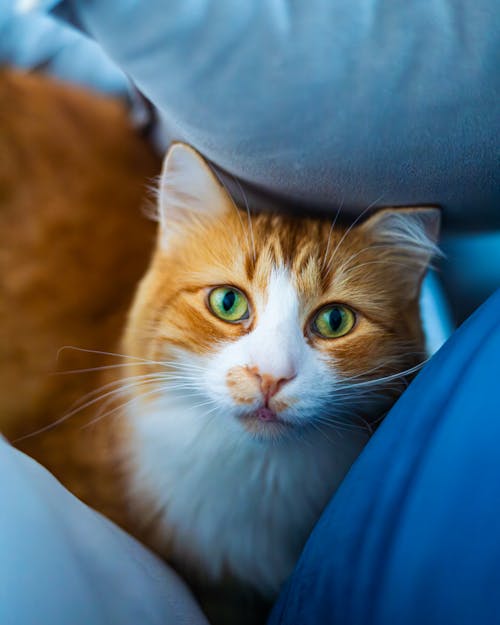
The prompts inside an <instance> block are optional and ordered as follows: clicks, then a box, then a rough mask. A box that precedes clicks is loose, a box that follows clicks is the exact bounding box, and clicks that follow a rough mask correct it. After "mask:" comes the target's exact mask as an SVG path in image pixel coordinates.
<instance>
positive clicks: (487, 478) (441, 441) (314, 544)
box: [269, 291, 500, 625]
mask: <svg viewBox="0 0 500 625" xmlns="http://www.w3.org/2000/svg"><path fill="white" fill-rule="evenodd" d="M499 355H500V291H497V292H496V293H495V294H494V295H493V296H492V297H491V298H490V299H489V300H488V302H487V303H486V304H484V305H483V306H482V307H481V308H480V309H479V310H478V311H477V312H476V313H475V314H474V315H473V316H472V317H471V318H470V319H469V320H468V321H467V322H465V324H464V325H463V326H461V327H460V328H459V329H458V330H457V331H456V332H455V334H454V335H453V336H452V337H451V339H450V340H449V341H448V342H447V343H446V344H445V345H444V346H443V347H442V349H441V350H440V351H439V352H438V353H437V354H436V355H435V356H434V357H433V358H432V359H431V361H430V362H429V363H428V364H427V365H426V367H425V369H424V370H423V371H422V372H421V373H420V374H419V375H418V377H417V378H416V379H415V380H414V381H413V383H412V384H411V385H410V387H409V388H408V389H407V391H406V392H405V393H404V395H403V396H402V397H401V399H400V400H399V401H398V402H397V403H396V405H395V406H394V407H393V409H392V410H391V411H390V413H389V415H388V416H387V417H386V419H385V420H384V422H383V423H382V425H381V427H380V428H379V430H378V431H377V432H376V433H375V435H374V436H373V438H372V439H371V440H370V442H369V443H368V446H367V447H366V448H365V450H364V451H363V452H362V454H361V456H360V457H359V458H358V460H357V461H356V462H355V464H354V465H353V467H352V469H351V471H350V472H349V474H348V475H347V477H346V478H345V480H344V482H343V483H342V485H341V487H340V489H339V490H338V491H337V493H336V495H335V496H334V498H333V500H332V501H331V503H330V505H329V506H328V507H327V509H326V510H325V512H324V514H323V516H322V518H321V520H320V521H319V523H318V524H317V526H316V528H315V530H314V531H313V533H312V535H311V537H310V539H309V541H308V543H307V545H306V548H305V550H304V552H303V554H302V557H301V559H300V561H299V563H298V565H297V567H296V569H295V572H294V574H293V576H292V577H291V579H290V581H289V583H288V585H287V587H286V588H285V590H284V591H283V593H282V595H281V597H280V600H279V602H278V604H277V605H276V606H275V610H274V612H273V614H272V616H271V618H270V620H269V625H296V624H297V623H300V624H301V625H317V624H318V623H322V624H324V625H328V624H329V623H331V624H341V625H401V624H402V623H404V624H405V625H422V624H423V623H425V625H471V624H472V623H481V625H494V624H496V623H499V622H500V604H499V602H498V588H499V585H500V540H499V532H498V527H499V525H498V517H499V514H500V489H499V488H498V480H499V477H498V476H499V475H500V455H499V452H498V441H499V440H500V395H499V393H498V380H499V373H500V365H499V362H500V361H499Z"/></svg>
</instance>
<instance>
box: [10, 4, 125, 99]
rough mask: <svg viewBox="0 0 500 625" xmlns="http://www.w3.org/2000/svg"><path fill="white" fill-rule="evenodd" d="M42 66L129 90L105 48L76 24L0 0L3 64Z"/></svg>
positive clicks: (110, 89)
mask: <svg viewBox="0 0 500 625" xmlns="http://www.w3.org/2000/svg"><path fill="white" fill-rule="evenodd" d="M6 63H9V64H12V65H15V66H17V67H21V68H23V69H28V70H30V69H34V68H39V67H43V68H44V69H45V70H46V71H47V72H49V73H51V74H53V75H54V76H57V77H58V78H60V79H62V80H69V81H71V82H74V83H79V84H81V85H85V86H87V87H92V88H94V89H96V90H99V91H103V92H107V93H113V94H120V95H121V94H126V93H127V89H128V86H129V81H128V80H127V78H126V77H125V75H124V74H123V72H121V71H120V70H119V69H118V67H116V65H115V64H114V63H113V62H112V61H111V60H110V59H109V58H108V57H107V56H106V54H105V53H104V52H103V50H102V48H100V47H99V46H98V45H97V44H96V43H95V42H94V41H92V40H90V39H89V38H88V37H85V36H84V35H82V34H81V33H79V32H78V31H76V30H75V29H74V28H71V27H69V26H67V25H65V24H64V23H63V22H61V21H58V20H55V19H54V18H53V17H51V16H48V15H44V14H41V13H19V12H17V11H16V10H15V5H14V2H13V1H12V0H0V65H3V64H6Z"/></svg>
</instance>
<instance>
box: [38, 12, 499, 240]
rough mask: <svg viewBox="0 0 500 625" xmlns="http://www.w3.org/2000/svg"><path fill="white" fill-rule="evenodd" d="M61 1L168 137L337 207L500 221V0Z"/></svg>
mask: <svg viewBox="0 0 500 625" xmlns="http://www.w3.org/2000/svg"><path fill="white" fill-rule="evenodd" d="M42 4H43V3H42ZM45 4H47V2H46V3H45ZM49 4H54V1H53V0H52V2H49ZM58 10H59V12H60V13H66V14H69V15H71V16H73V17H74V16H75V15H77V17H78V20H79V21H80V22H81V24H83V25H84V27H85V28H86V29H87V30H88V32H89V33H90V34H91V35H92V36H93V37H94V38H95V39H96V40H97V41H98V43H100V44H101V45H102V47H103V48H104V50H106V51H107V53H108V54H109V56H110V57H111V58H112V59H114V61H115V62H116V63H117V64H118V65H119V66H120V67H121V68H122V69H123V70H124V71H125V72H126V73H127V74H128V75H129V76H130V77H131V78H132V80H134V81H135V82H136V83H137V85H138V86H139V88H140V89H141V90H142V91H143V92H144V94H145V95H146V96H147V97H149V98H150V99H151V101H152V102H153V103H154V104H155V105H156V106H157V107H158V109H159V110H160V111H161V113H162V115H163V119H164V122H165V127H166V136H167V137H169V138H170V139H182V140H185V141H187V142H188V143H191V144H192V145H194V146H195V147H196V148H198V149H199V150H200V151H201V152H202V153H203V154H204V155H205V156H207V157H208V158H209V159H211V160H212V161H213V162H214V163H216V164H217V165H218V166H220V167H221V168H222V169H225V170H227V171H228V172H230V173H231V174H234V175H236V176H238V177H239V178H241V179H242V180H243V181H246V182H247V183H250V184H251V185H256V186H257V187H259V188H262V189H265V190H266V192H268V193H276V194H278V195H279V196H280V198H285V199H289V200H293V201H296V200H299V201H301V202H302V203H304V204H305V205H306V206H307V207H312V206H317V207H323V208H326V209H327V210H330V211H332V210H334V209H336V207H337V206H338V205H340V204H343V205H344V210H345V211H349V210H351V211H357V212H359V211H360V210H362V209H364V208H366V207H367V206H369V205H386V206H387V205H391V204H393V205H401V204H403V205H404V204H422V203H425V204H439V205H441V206H442V207H443V208H444V223H445V227H446V228H448V227H453V228H462V229H465V228H467V229H469V228H476V229H477V228H493V227H499V226H500V212H499V210H498V205H499V200H500V179H499V171H500V168H499V167H498V165H499V162H498V136H500V121H499V120H500V116H499V115H498V101H499V95H500V72H498V59H499V54H498V50H499V41H498V38H499V37H498V33H499V30H500V25H499V21H500V13H499V11H498V5H497V2H496V0H477V1H475V2H470V1H469V0H434V1H433V2H413V3H411V2H410V3H409V2H405V1H403V0H400V1H396V2H380V1H377V0H355V1H353V2H347V3H346V2H340V1H332V0H309V1H308V2H284V1H282V0H252V1H249V2H233V0H169V2H164V1H163V0H133V1H132V0H127V1H123V0H107V1H106V2H100V1H99V0H72V1H71V0H66V1H64V2H62V3H59V5H58Z"/></svg>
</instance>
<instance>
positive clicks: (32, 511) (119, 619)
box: [0, 436, 208, 625]
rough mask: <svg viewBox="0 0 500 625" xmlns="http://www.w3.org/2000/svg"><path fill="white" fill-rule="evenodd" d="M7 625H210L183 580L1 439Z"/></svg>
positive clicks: (2, 603)
mask: <svg viewBox="0 0 500 625" xmlns="http://www.w3.org/2000/svg"><path fill="white" fill-rule="evenodd" d="M0 553H1V554H2V557H1V566H0V623H2V625H16V624H21V623H22V625H40V623H50V625H68V624H69V623H71V624H72V625H89V624H90V623H92V625H109V623H117V624H118V623H119V624H120V625H138V623H140V624H141V625H164V624H165V623H176V625H188V624H189V625H208V623H207V621H206V619H205V618H204V617H203V616H202V614H201V611H200V610H199V608H198V606H197V605H196V604H195V602H194V599H193V598H192V596H191V594H190V593H189V591H188V590H187V588H186V586H185V585H184V584H183V583H182V582H181V580H180V579H179V578H178V577H177V575H176V574H175V573H174V572H173V571H171V570H170V569H169V568H168V567H167V566H166V565H165V564H163V563H162V562H160V561H159V560H158V559H157V558H156V557H155V556H153V554H151V553H150V552H149V551H147V550H146V549H145V548H144V547H143V546H142V545H140V544H139V543H138V542H137V541H136V540H134V539H133V538H131V537H130V536H128V535H127V534H125V532H123V531H122V530H120V529H119V528H118V527H116V526H115V525H113V523H111V522H110V521H108V520H107V519H105V518H104V517H102V516H101V515H100V514H97V512H94V511H93V510H91V509H90V508H88V507H87V506H85V505H84V504H83V503H82V502H81V501H79V500H78V499H76V497H73V495H71V494H70V493H69V492H68V491H66V490H65V489H64V488H63V487H62V486H61V485H60V484H59V483H58V482H57V481H56V480H55V478H54V477H52V475H50V473H48V471H46V470H45V469H43V468H42V467H41V466H40V465H39V464H37V463H36V462H35V461H34V460H32V459H31V458H28V457H27V456H25V455H24V454H22V453H21V452H19V451H17V450H15V449H14V448H12V447H10V446H9V445H8V444H7V443H6V442H5V441H4V439H3V438H2V437H1V436H0Z"/></svg>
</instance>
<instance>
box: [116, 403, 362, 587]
mask: <svg viewBox="0 0 500 625" xmlns="http://www.w3.org/2000/svg"><path fill="white" fill-rule="evenodd" d="M206 412H207V411H206V410H204V409H203V407H199V408H196V407H195V406H193V405H192V404H190V403H189V402H188V401H186V399H181V398H179V399H176V398H175V397H169V398H168V400H167V398H165V399H163V400H161V401H158V402H154V403H147V404H143V405H140V403H139V401H137V402H133V403H132V404H131V406H130V407H129V413H128V419H129V421H130V424H131V426H132V429H133V438H132V450H131V451H132V457H133V461H134V471H133V476H132V481H133V491H134V492H133V493H132V496H133V497H134V493H135V495H136V496H138V497H140V495H141V493H142V494H144V493H146V494H147V495H148V496H150V497H151V498H152V500H153V501H154V503H155V507H156V510H155V511H157V512H159V514H160V517H161V521H160V527H161V528H164V531H165V535H169V536H170V535H173V536H174V544H173V547H171V548H173V550H174V553H175V556H176V558H177V559H181V561H182V557H183V554H184V553H185V554H190V557H191V558H192V554H196V561H195V562H191V564H194V565H195V566H197V567H198V568H199V569H201V570H202V572H203V573H204V574H205V575H207V576H208V577H209V578H212V579H213V580H214V581H216V580H217V579H218V577H219V576H221V575H222V574H223V573H227V572H230V573H231V574H232V575H234V576H235V577H236V578H238V579H239V580H241V581H242V582H244V583H246V584H249V585H250V586H252V587H254V588H255V589H257V590H258V591H260V592H261V593H265V594H274V593H275V592H276V591H277V590H278V588H279V586H280V585H281V583H282V582H283V581H284V579H285V578H286V577H287V576H288V575H289V573H290V572H291V570H292V568H293V566H294V564H295V562H296V560H297V558H298V556H299V555H300V551H301V548H302V547H303V544H304V542H305V540H306V539H307V536H308V534H309V532H310V531H311V528H312V526H313V525H314V523H315V521H316V520H317V518H318V516H319V514H320V513H321V510H322V509H323V507H324V506H325V504H326V503H327V501H328V499H329V497H330V495H331V493H332V492H333V491H334V490H335V488H336V487H337V485H338V484H339V482H340V480H341V479H342V478H343V476H344V474H345V472H346V471H347V469H348V468H349V466H350V465H351V463H352V461H353V460H354V458H355V457H356V455H357V454H358V453H359V451H360V450H361V448H362V447H363V445H364V444H365V443H366V440H367V435H366V434H365V433H363V432H361V431H359V432H345V431H344V432H342V433H336V432H334V431H332V430H329V431H327V432H326V433H323V432H319V431H317V430H314V429H311V430H309V431H307V432H304V433H302V434H300V436H297V438H290V439H288V440H283V441H281V442H279V443H277V444H271V443H269V442H259V441H256V440H254V439H252V438H251V437H250V436H249V434H248V433H247V432H245V431H244V430H243V429H242V428H241V426H240V425H239V424H238V423H237V422H236V421H235V420H234V419H233V418H232V417H230V416H224V415H222V414H219V413H215V414H211V415H208V416H207V414H206Z"/></svg>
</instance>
